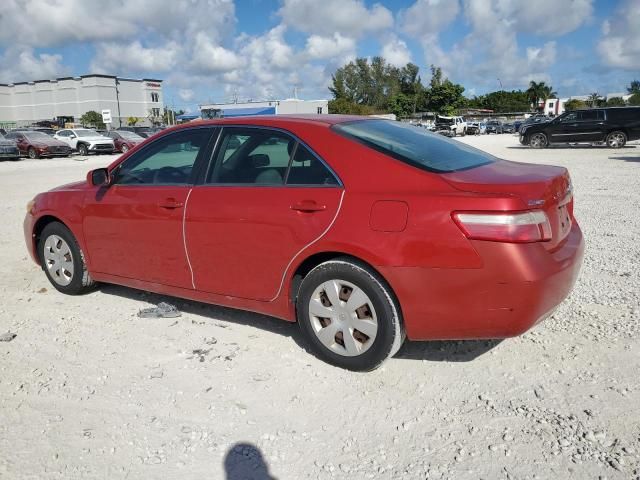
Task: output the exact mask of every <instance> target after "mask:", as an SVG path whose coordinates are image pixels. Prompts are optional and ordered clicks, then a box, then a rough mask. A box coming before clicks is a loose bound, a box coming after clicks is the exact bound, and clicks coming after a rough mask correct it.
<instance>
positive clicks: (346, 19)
mask: <svg viewBox="0 0 640 480" xmlns="http://www.w3.org/2000/svg"><path fill="white" fill-rule="evenodd" d="M278 13H279V14H280V16H281V17H282V23H284V24H285V25H286V26H288V27H290V28H292V29H295V30H298V31H301V32H305V33H309V34H316V35H323V36H325V37H329V36H331V35H333V34H334V33H336V32H337V33H340V34H341V35H344V36H350V37H354V38H359V37H361V36H362V35H364V34H367V33H376V32H381V31H384V30H386V29H389V28H391V27H392V26H393V15H392V14H391V12H390V11H389V10H388V9H387V8H385V7H383V6H382V5H380V4H377V3H376V4H374V5H373V6H372V7H371V8H367V6H366V5H365V4H364V2H363V1H362V0H323V1H318V0H284V5H283V6H282V8H280V10H279V12H278Z"/></svg>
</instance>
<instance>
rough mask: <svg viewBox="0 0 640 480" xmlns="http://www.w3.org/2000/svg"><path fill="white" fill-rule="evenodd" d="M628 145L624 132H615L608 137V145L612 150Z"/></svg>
mask: <svg viewBox="0 0 640 480" xmlns="http://www.w3.org/2000/svg"><path fill="white" fill-rule="evenodd" d="M625 143H626V138H625V136H624V133H622V132H613V133H612V134H610V135H609V136H608V137H607V145H609V147H610V148H621V147H623V146H624V144H625Z"/></svg>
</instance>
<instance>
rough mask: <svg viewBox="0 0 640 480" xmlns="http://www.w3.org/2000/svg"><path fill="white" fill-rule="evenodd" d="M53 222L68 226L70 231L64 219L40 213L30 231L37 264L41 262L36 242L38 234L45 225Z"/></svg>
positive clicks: (38, 238) (38, 239)
mask: <svg viewBox="0 0 640 480" xmlns="http://www.w3.org/2000/svg"><path fill="white" fill-rule="evenodd" d="M55 222H58V223H61V224H62V225H64V226H65V227H66V228H68V229H69V231H71V232H72V230H71V228H69V225H67V224H66V223H65V222H64V220H62V219H61V218H59V217H56V216H54V215H49V214H45V215H42V216H41V217H40V218H38V220H36V222H35V223H34V225H33V230H32V232H31V241H32V242H33V251H34V252H36V259H37V260H38V264H39V265H40V264H41V263H42V262H40V256H39V254H38V242H39V241H40V235H42V231H43V230H44V229H45V227H46V226H47V225H49V224H51V223H55Z"/></svg>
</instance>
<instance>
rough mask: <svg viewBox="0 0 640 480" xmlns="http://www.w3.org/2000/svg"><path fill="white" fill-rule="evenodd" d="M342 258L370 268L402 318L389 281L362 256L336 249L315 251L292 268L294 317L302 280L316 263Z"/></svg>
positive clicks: (291, 285)
mask: <svg viewBox="0 0 640 480" xmlns="http://www.w3.org/2000/svg"><path fill="white" fill-rule="evenodd" d="M338 258H340V259H344V260H351V261H353V262H354V263H356V264H360V265H362V266H364V267H366V268H368V269H370V270H371V271H372V272H373V273H375V274H376V275H377V276H378V279H379V280H380V281H381V282H382V283H383V284H384V286H385V287H386V288H387V289H388V291H389V294H390V295H391V297H392V298H393V300H394V301H395V303H396V306H397V308H398V313H399V314H400V319H401V321H403V320H402V319H403V318H404V317H403V315H402V305H401V304H400V300H399V299H398V295H396V293H395V291H394V289H393V286H392V285H391V284H390V283H389V281H388V280H387V279H386V278H385V277H384V275H382V273H380V271H379V270H378V269H377V268H376V267H375V266H374V265H372V264H371V262H368V261H367V260H364V259H363V258H361V257H359V256H356V255H353V254H351V253H346V252H340V251H337V250H334V251H324V252H315V253H313V254H311V255H309V256H308V257H306V258H305V259H304V260H303V261H302V262H300V263H299V264H298V266H297V267H296V268H295V269H294V270H293V272H292V274H291V275H290V277H289V291H288V299H289V302H290V305H291V307H292V308H293V310H294V318H295V305H296V300H297V298H298V293H299V292H300V286H301V285H302V280H304V278H305V277H306V276H307V275H308V274H309V272H311V270H313V269H314V268H316V267H317V266H318V265H320V264H321V263H324V262H328V261H330V260H335V259H338Z"/></svg>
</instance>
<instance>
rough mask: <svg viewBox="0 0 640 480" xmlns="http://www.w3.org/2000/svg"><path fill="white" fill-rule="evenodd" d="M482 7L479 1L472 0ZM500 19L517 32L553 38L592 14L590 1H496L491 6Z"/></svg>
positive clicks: (583, 21) (566, 31)
mask: <svg viewBox="0 0 640 480" xmlns="http://www.w3.org/2000/svg"><path fill="white" fill-rule="evenodd" d="M473 1H474V2H475V3H477V4H479V5H483V4H484V2H482V0H473ZM493 7H494V10H495V12H496V14H497V16H498V18H500V19H507V21H508V23H509V24H510V26H511V27H513V28H514V29H516V30H517V31H518V32H527V33H533V34H536V35H549V36H557V35H563V34H565V33H569V32H572V31H574V30H575V29H577V28H578V27H580V26H581V25H583V24H584V23H585V22H586V21H588V20H589V19H590V18H591V15H592V14H593V0H570V1H564V2H560V3H559V2H558V0H535V1H529V2H523V1H520V0H500V1H499V2H495V4H494V5H493Z"/></svg>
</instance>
